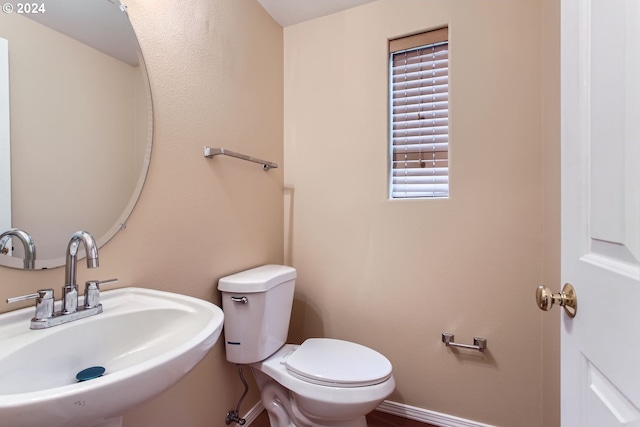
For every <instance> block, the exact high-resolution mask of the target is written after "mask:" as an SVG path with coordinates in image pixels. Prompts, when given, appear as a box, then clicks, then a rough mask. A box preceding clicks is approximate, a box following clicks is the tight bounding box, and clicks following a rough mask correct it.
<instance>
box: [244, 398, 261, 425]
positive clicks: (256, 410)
mask: <svg viewBox="0 0 640 427" xmlns="http://www.w3.org/2000/svg"><path fill="white" fill-rule="evenodd" d="M262 411H264V405H262V401H261V400H258V403H256V404H255V405H253V408H251V409H249V411H248V412H247V413H246V414H244V419H245V421H246V423H245V426H247V427H248V426H250V425H251V423H252V422H254V421H255V419H256V418H258V415H260V414H261V413H262Z"/></svg>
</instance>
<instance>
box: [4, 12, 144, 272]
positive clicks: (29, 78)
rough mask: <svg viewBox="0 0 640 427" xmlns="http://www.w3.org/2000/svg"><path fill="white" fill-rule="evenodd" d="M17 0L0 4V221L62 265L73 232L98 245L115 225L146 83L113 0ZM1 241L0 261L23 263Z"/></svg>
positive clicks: (123, 206) (130, 179) (136, 151)
mask: <svg viewBox="0 0 640 427" xmlns="http://www.w3.org/2000/svg"><path fill="white" fill-rule="evenodd" d="M5 1H6V0H5ZM8 5H9V6H8ZM25 5H27V3H18V2H13V1H9V2H5V3H4V5H3V13H0V162H1V164H0V232H4V231H6V230H8V229H11V228H18V229H21V230H23V231H25V232H26V233H28V234H29V235H30V236H31V237H32V239H33V241H34V242H35V247H36V259H35V267H34V268H35V269H42V268H53V267H58V266H61V265H64V263H65V251H66V248H67V244H68V242H69V239H70V238H71V235H72V234H73V233H74V232H75V231H77V230H84V231H88V232H89V233H91V234H92V235H93V237H94V238H95V239H96V242H97V243H98V245H100V246H101V245H103V244H104V243H106V242H107V241H108V240H109V239H110V238H112V237H113V236H114V235H115V234H116V233H117V232H118V231H119V230H120V229H122V228H123V227H124V226H125V221H126V219H127V218H128V216H129V214H130V213H131V211H132V210H133V207H134V206H135V203H136V201H137V199H138V196H139V194H140V192H141V191H142V186H143V184H144V179H145V177H146V174H147V169H148V166H149V159H150V155H151V142H152V110H151V92H150V89H149V84H148V81H147V73H146V68H145V65H144V62H143V60H142V55H141V53H140V49H139V45H138V41H137V39H136V36H135V33H134V31H133V28H132V27H131V24H130V22H129V19H128V16H127V14H126V11H125V8H124V7H122V6H121V5H120V3H119V1H118V0H82V1H78V0H49V1H46V0H45V1H40V2H37V3H32V4H31V6H29V8H28V10H27V9H26V6H25ZM10 243H11V244H7V245H6V248H7V249H5V252H7V253H5V254H0V265H4V266H9V267H16V268H23V267H24V266H26V265H27V263H26V262H25V261H24V259H23V258H24V250H23V244H22V243H21V241H20V240H19V239H17V238H13V239H12V241H11V242H10Z"/></svg>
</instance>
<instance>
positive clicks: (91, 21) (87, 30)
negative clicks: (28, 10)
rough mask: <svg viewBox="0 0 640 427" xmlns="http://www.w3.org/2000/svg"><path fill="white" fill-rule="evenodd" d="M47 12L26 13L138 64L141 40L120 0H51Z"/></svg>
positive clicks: (54, 27)
mask: <svg viewBox="0 0 640 427" xmlns="http://www.w3.org/2000/svg"><path fill="white" fill-rule="evenodd" d="M44 4H45V7H46V12H45V13H38V14H24V15H22V16H25V17H27V18H31V19H33V20H34V21H37V22H39V23H41V24H42V25H46V26H47V27H49V28H51V29H53V30H56V31H58V32H60V33H62V34H65V35H67V36H69V37H72V38H74V39H76V40H78V41H81V42H82V43H85V44H87V45H89V46H92V47H93V48H95V49H98V50H99V51H101V52H103V53H106V54H107V55H110V56H113V57H114V58H117V59H119V60H121V61H123V62H126V63H127V64H129V65H132V66H136V65H138V54H137V46H138V42H137V39H136V36H135V33H134V32H133V29H132V28H131V24H130V23H129V19H128V18H127V16H126V14H125V12H123V11H122V9H121V8H120V2H119V1H118V0H81V1H79V0H55V1H52V0H49V1H47V2H46V3H44Z"/></svg>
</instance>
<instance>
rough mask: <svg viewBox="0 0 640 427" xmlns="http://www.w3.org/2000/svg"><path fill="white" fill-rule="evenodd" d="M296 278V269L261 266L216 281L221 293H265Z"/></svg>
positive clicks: (282, 266) (271, 265)
mask: <svg viewBox="0 0 640 427" xmlns="http://www.w3.org/2000/svg"><path fill="white" fill-rule="evenodd" d="M295 278H296V269H295V268H293V267H288V266H286V265H275V264H269V265H262V266H260V267H256V268H252V269H250V270H245V271H241V272H239V273H235V274H232V275H230V276H226V277H223V278H221V279H220V280H218V290H219V291H222V292H240V293H255V292H265V291H268V290H269V289H271V288H273V287H274V286H277V285H280V284H282V283H284V282H288V281H290V280H293V279H295Z"/></svg>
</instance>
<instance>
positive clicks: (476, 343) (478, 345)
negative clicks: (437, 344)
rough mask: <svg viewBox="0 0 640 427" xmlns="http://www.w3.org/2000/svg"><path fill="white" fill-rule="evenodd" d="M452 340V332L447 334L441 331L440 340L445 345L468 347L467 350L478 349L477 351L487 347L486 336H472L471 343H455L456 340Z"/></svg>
mask: <svg viewBox="0 0 640 427" xmlns="http://www.w3.org/2000/svg"><path fill="white" fill-rule="evenodd" d="M453 340H454V336H453V334H448V333H446V332H443V333H442V342H443V343H444V344H445V345H446V346H447V347H458V348H466V349H469V350H478V351H484V350H485V349H486V348H487V340H486V338H481V337H473V345H470V344H460V343H457V342H453Z"/></svg>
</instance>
